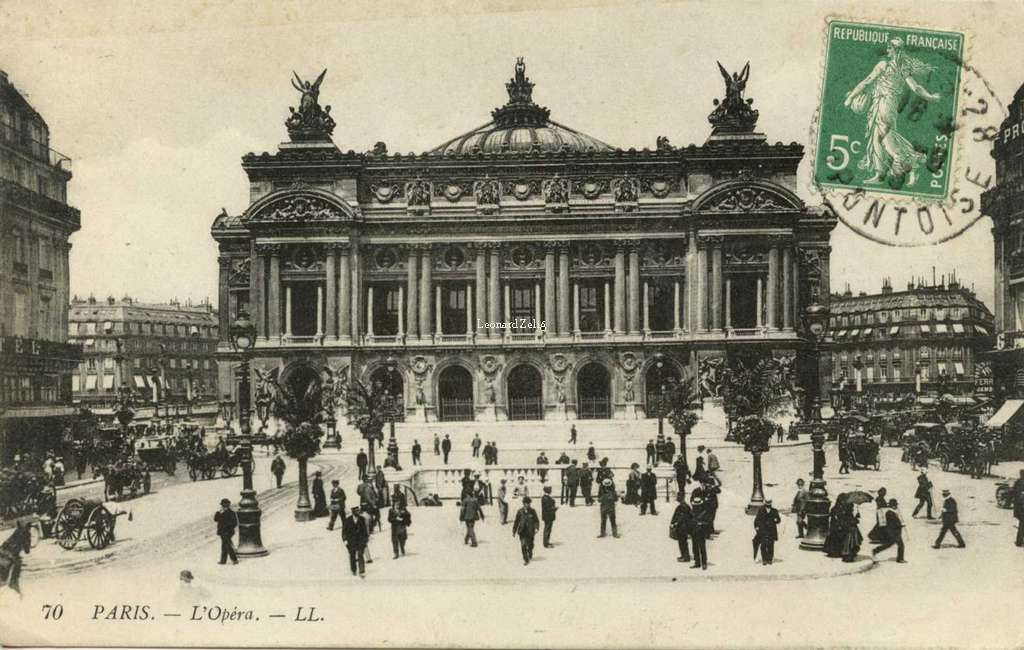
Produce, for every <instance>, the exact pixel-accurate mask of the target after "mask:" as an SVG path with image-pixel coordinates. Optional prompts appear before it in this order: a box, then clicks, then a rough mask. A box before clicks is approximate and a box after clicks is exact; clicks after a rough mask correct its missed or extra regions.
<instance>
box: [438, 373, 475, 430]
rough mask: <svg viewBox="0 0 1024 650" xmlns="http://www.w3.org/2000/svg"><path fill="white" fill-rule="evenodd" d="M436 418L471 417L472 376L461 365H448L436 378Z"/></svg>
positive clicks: (453, 420) (444, 420)
mask: <svg viewBox="0 0 1024 650" xmlns="http://www.w3.org/2000/svg"><path fill="white" fill-rule="evenodd" d="M437 419H438V420H441V421H442V422H458V421H466V420H472V419H474V418H473V376H472V375H471V374H470V373H469V371H468V370H466V369H465V368H463V367H462V366H448V367H447V368H445V369H444V370H442V371H441V375H440V376H439V377H438V379H437Z"/></svg>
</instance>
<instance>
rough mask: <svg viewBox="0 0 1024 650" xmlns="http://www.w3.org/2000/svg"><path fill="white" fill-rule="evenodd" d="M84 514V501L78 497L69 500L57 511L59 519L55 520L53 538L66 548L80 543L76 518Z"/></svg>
mask: <svg viewBox="0 0 1024 650" xmlns="http://www.w3.org/2000/svg"><path fill="white" fill-rule="evenodd" d="M84 514H85V513H84V510H83V507H82V502H81V501H79V500H78V499H72V500H70V501H68V502H67V503H65V504H64V507H63V508H61V509H60V512H59V513H57V519H55V520H54V522H53V538H54V539H56V540H57V544H59V545H60V547H61V548H63V549H64V550H71V549H73V548H74V547H75V544H77V543H78V531H77V530H75V525H76V520H79V518H80V517H81V516H82V515H84Z"/></svg>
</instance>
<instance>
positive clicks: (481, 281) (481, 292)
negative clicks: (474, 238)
mask: <svg viewBox="0 0 1024 650" xmlns="http://www.w3.org/2000/svg"><path fill="white" fill-rule="evenodd" d="M473 248H474V249H475V250H476V264H475V266H474V271H476V295H475V297H476V303H475V304H474V305H473V306H474V307H475V308H476V320H477V322H478V323H483V322H484V321H485V320H487V245H486V244H482V243H477V244H474V245H473ZM471 333H479V332H476V324H474V327H473V330H472V332H471Z"/></svg>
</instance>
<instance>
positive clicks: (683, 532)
mask: <svg viewBox="0 0 1024 650" xmlns="http://www.w3.org/2000/svg"><path fill="white" fill-rule="evenodd" d="M676 501H678V502H679V505H677V506H676V511H675V512H674V513H672V521H671V522H670V523H669V525H668V536H669V537H671V538H672V539H674V540H676V544H677V545H678V546H679V557H677V558H676V561H677V562H689V561H690V547H689V546H688V542H689V539H690V532H691V530H692V529H693V510H691V509H690V504H688V503H686V496H685V495H684V494H683V493H682V492H680V493H678V494H676Z"/></svg>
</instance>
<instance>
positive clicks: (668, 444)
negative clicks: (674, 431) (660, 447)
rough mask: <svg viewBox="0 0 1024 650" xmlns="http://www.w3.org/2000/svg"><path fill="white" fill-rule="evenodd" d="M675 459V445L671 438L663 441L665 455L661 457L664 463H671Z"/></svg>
mask: <svg viewBox="0 0 1024 650" xmlns="http://www.w3.org/2000/svg"><path fill="white" fill-rule="evenodd" d="M675 457H676V443H675V441H674V440H672V438H669V439H668V440H666V441H665V455H664V456H663V457H662V460H664V461H665V462H666V463H670V464H671V463H672V459H674V458H675Z"/></svg>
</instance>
